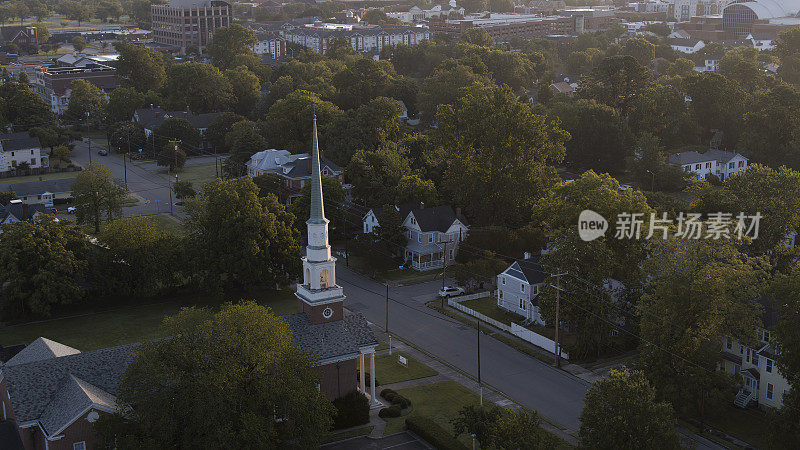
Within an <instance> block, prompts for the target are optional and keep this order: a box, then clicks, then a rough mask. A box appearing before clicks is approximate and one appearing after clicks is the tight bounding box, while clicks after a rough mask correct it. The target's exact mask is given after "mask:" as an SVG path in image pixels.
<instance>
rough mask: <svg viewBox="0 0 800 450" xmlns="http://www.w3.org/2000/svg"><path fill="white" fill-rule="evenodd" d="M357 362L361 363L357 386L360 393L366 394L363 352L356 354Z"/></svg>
mask: <svg viewBox="0 0 800 450" xmlns="http://www.w3.org/2000/svg"><path fill="white" fill-rule="evenodd" d="M358 362H359V364H360V365H361V376H360V377H359V378H360V380H359V387H360V388H361V393H362V394H366V393H367V387H366V379H365V377H366V375H367V374H365V373H364V354H363V353H362V354H360V355H358Z"/></svg>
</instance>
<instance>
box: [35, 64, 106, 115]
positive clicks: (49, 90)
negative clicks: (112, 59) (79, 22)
mask: <svg viewBox="0 0 800 450" xmlns="http://www.w3.org/2000/svg"><path fill="white" fill-rule="evenodd" d="M68 58H69V61H67V59H68ZM75 80H85V81H88V82H90V83H92V84H94V85H95V86H97V87H98V88H100V90H101V91H103V92H104V93H105V94H110V93H111V91H113V90H114V89H116V87H117V71H116V69H114V68H113V67H111V66H107V65H105V64H101V63H99V62H97V61H96V60H94V59H92V58H86V57H76V56H74V55H64V56H62V57H61V58H59V59H57V60H56V61H55V64H52V65H49V66H41V67H39V68H38V69H37V70H36V71H35V72H33V76H32V77H31V81H32V83H33V86H32V88H33V91H34V92H36V93H37V94H39V96H40V97H42V98H43V99H44V101H45V102H46V103H47V104H48V105H49V106H50V110H51V111H53V112H54V113H56V114H60V113H62V112H64V111H66V110H67V107H68V106H69V98H70V96H71V94H72V82H73V81H75Z"/></svg>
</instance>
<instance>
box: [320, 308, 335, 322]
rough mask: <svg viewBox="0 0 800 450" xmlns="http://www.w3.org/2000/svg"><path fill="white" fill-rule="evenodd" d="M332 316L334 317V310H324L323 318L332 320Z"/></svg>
mask: <svg viewBox="0 0 800 450" xmlns="http://www.w3.org/2000/svg"><path fill="white" fill-rule="evenodd" d="M331 316H333V310H332V309H331V308H330V307H328V308H325V309H323V310H322V317H324V318H326V319H330V318H331Z"/></svg>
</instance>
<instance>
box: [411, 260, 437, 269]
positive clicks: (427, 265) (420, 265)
mask: <svg viewBox="0 0 800 450" xmlns="http://www.w3.org/2000/svg"><path fill="white" fill-rule="evenodd" d="M411 264H412V266H413V267H414V268H415V269H417V270H429V269H440V268H441V267H442V261H441V260H439V261H428V262H417V261H413V262H412V263H411Z"/></svg>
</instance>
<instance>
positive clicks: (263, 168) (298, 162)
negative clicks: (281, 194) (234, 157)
mask: <svg viewBox="0 0 800 450" xmlns="http://www.w3.org/2000/svg"><path fill="white" fill-rule="evenodd" d="M321 165H322V167H321V168H320V173H321V174H322V176H323V177H331V178H336V179H338V180H339V182H340V183H341V182H343V181H344V175H343V174H344V171H343V170H342V169H341V168H340V167H339V166H337V165H336V164H334V163H333V162H331V161H329V160H327V159H325V158H322V161H321ZM245 167H247V174H248V175H250V176H251V177H257V176H260V175H264V174H268V173H273V174H276V175H278V176H280V177H281V178H283V180H284V183H285V185H286V188H287V190H288V195H289V197H288V200H287V201H288V203H291V202H292V201H294V199H295V198H297V197H299V196H300V190H301V189H302V188H303V186H305V185H306V183H308V182H309V180H310V179H311V157H310V156H309V155H308V153H299V154H296V155H293V154H291V153H289V151H288V150H275V149H274V148H271V149H269V150H263V151H260V152H258V153H256V154H254V155H253V156H251V157H250V159H249V160H248V161H247V163H245ZM343 187H345V188H346V186H343Z"/></svg>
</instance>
